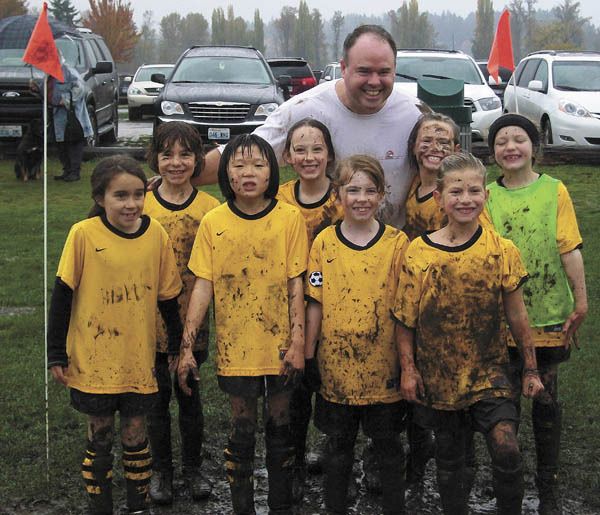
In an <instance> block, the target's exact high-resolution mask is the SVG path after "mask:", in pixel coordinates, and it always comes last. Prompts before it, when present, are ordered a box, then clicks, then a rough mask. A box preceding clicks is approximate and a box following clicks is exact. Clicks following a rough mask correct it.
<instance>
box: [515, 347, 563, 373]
mask: <svg viewBox="0 0 600 515" xmlns="http://www.w3.org/2000/svg"><path fill="white" fill-rule="evenodd" d="M508 355H509V357H510V364H511V366H512V367H515V366H517V367H520V368H523V361H522V360H521V355H520V354H519V350H518V349H517V348H516V347H509V348H508ZM535 357H536V360H537V366H538V368H544V367H547V366H551V365H558V364H560V363H563V362H565V361H568V359H569V358H570V357H571V347H569V348H568V349H565V348H564V347H536V348H535Z"/></svg>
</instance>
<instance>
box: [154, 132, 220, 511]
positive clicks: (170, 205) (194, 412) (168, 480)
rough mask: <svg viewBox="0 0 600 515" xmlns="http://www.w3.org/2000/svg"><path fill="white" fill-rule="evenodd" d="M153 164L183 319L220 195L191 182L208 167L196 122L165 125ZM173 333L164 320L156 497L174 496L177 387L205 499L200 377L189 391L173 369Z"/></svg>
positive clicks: (197, 490) (188, 460)
mask: <svg viewBox="0 0 600 515" xmlns="http://www.w3.org/2000/svg"><path fill="white" fill-rule="evenodd" d="M147 157H148V164H149V165H150V168H151V169H152V170H154V171H157V172H158V173H159V174H160V176H161V177H162V181H161V184H160V186H159V187H158V188H157V189H155V190H153V191H152V192H150V193H149V194H148V195H147V196H146V202H145V203H144V212H145V213H146V214H147V215H149V216H151V217H152V218H154V219H156V220H158V221H159V222H160V224H161V225H162V226H163V227H164V229H165V230H166V231H167V233H168V234H169V238H170V239H171V242H172V244H173V250H174V252H175V259H176V260H177V268H178V270H179V273H180V275H181V278H182V281H183V290H182V293H181V295H180V296H179V312H180V315H181V317H182V319H183V320H185V315H186V312H187V307H188V302H189V298H190V295H191V292H192V288H193V286H194V281H195V279H196V278H195V276H194V275H193V274H192V273H191V272H190V270H189V269H188V267H187V264H188V261H189V259H190V254H191V252H192V246H193V244H194V239H195V237H196V233H197V232H198V227H199V225H200V221H201V220H202V218H203V217H204V215H205V214H206V213H207V212H208V211H210V210H211V209H213V208H215V207H217V206H218V205H219V201H218V200H217V199H216V198H214V197H212V196H211V195H209V194H207V193H204V192H203V191H198V190H196V188H194V187H193V186H192V184H191V182H190V179H191V178H192V177H194V176H197V175H198V174H199V173H200V170H201V169H202V163H203V158H204V152H203V147H202V139H201V138H200V135H199V133H198V131H197V130H196V129H194V127H192V126H191V125H189V124H187V123H183V122H172V123H165V124H163V125H161V126H159V128H158V130H157V131H156V134H155V135H154V138H153V140H152V143H151V145H150V148H149V150H148V156H147ZM167 351H168V349H167V339H166V334H165V327H164V324H162V323H160V321H159V325H158V327H157V349H156V362H155V370H156V379H157V381H158V400H157V402H156V403H155V404H154V406H153V408H152V410H151V412H150V413H149V415H148V435H149V437H150V444H151V446H152V454H153V458H154V463H153V472H154V473H153V475H152V480H151V483H150V497H151V498H152V500H153V501H154V502H155V503H157V504H170V503H171V502H173V452H172V445H171V413H170V410H169V404H170V401H171V392H172V390H173V389H174V390H175V396H176V398H177V404H178V407H179V433H180V435H181V463H182V468H183V478H184V481H185V483H186V486H187V489H188V493H189V495H190V496H191V497H192V498H193V499H195V500H199V499H204V498H206V497H208V496H209V495H210V491H211V484H210V482H209V481H208V480H206V479H205V478H204V477H203V476H202V474H201V473H200V466H201V464H202V440H203V438H204V434H203V433H204V415H203V413H202V403H201V400H200V392H199V391H198V390H199V389H198V383H197V382H195V381H193V382H192V383H191V384H190V386H191V387H192V390H193V393H192V395H191V396H187V395H183V394H182V392H181V389H180V388H179V383H178V382H177V381H172V379H171V373H170V371H169V364H168V353H167ZM193 352H194V353H195V358H196V362H197V363H198V364H201V363H203V362H204V361H205V360H206V358H207V356H208V319H206V320H205V321H204V323H203V325H202V328H201V330H200V331H199V332H198V338H196V342H195V344H194V347H193Z"/></svg>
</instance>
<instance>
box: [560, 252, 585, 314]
mask: <svg viewBox="0 0 600 515" xmlns="http://www.w3.org/2000/svg"><path fill="white" fill-rule="evenodd" d="M560 259H561V261H562V264H563V267H564V269H565V273H566V274H567V277H568V278H569V282H570V283H571V289H572V290H573V296H574V297H575V309H577V310H578V311H583V312H586V313H587V307H588V303H587V290H586V286H585V271H584V267H583V256H582V255H581V251H580V250H579V249H575V250H572V251H571V252H567V253H566V254H561V255H560Z"/></svg>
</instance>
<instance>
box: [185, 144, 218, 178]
mask: <svg viewBox="0 0 600 515" xmlns="http://www.w3.org/2000/svg"><path fill="white" fill-rule="evenodd" d="M220 160H221V152H219V150H218V149H216V148H215V149H213V150H211V151H210V152H208V153H207V154H206V156H205V157H204V167H203V168H202V172H200V175H198V176H196V177H192V178H191V182H192V184H193V185H194V186H205V185H207V184H216V183H217V181H218V176H217V175H218V171H219V161H220Z"/></svg>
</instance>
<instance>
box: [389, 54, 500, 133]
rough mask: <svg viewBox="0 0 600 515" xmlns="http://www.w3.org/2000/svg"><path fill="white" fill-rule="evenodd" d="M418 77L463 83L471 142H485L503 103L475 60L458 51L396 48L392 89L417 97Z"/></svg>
mask: <svg viewBox="0 0 600 515" xmlns="http://www.w3.org/2000/svg"><path fill="white" fill-rule="evenodd" d="M419 79H440V80H444V79H457V80H462V81H463V82H464V83H465V91H464V96H465V105H468V106H470V107H471V114H472V117H473V122H472V123H471V133H472V140H473V141H487V136H488V132H489V129H490V125H491V124H492V122H493V121H494V120H495V119H496V118H498V117H499V116H500V115H501V114H502V104H501V102H500V99H499V98H498V96H497V95H496V94H495V93H494V92H493V91H492V89H491V88H490V86H489V85H488V83H487V81H486V80H485V79H484V77H483V74H482V73H481V70H480V69H479V67H478V66H477V64H476V63H475V61H474V60H473V59H472V58H471V57H470V56H468V55H467V54H464V53H462V52H459V51H457V50H398V54H397V57H396V82H395V84H394V88H396V89H399V90H401V91H404V92H406V93H409V94H410V95H412V96H414V97H416V96H417V80H419Z"/></svg>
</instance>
